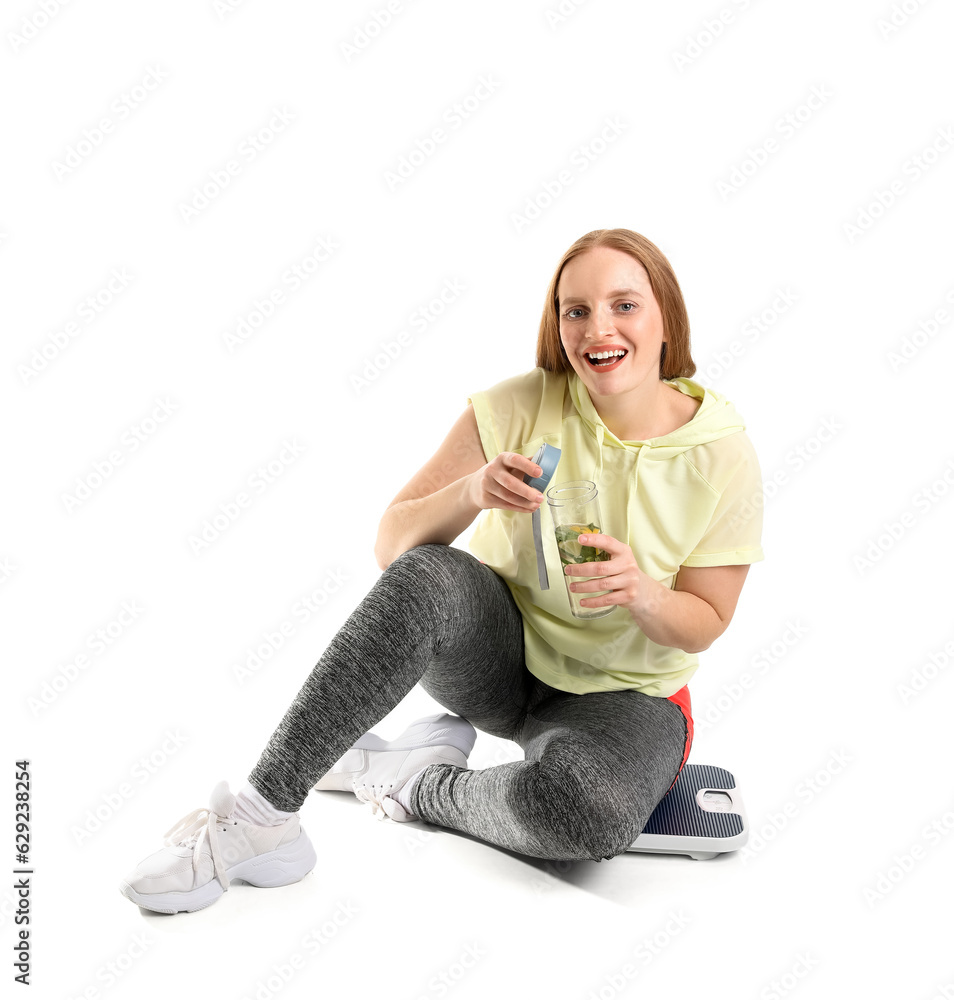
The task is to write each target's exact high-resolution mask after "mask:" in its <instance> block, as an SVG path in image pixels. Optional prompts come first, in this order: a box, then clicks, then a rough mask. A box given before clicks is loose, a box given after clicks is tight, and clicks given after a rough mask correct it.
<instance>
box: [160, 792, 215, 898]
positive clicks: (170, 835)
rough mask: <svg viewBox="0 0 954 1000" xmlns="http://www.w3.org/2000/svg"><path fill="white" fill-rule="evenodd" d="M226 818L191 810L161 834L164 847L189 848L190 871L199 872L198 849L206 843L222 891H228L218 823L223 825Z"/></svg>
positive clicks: (206, 810) (203, 811)
mask: <svg viewBox="0 0 954 1000" xmlns="http://www.w3.org/2000/svg"><path fill="white" fill-rule="evenodd" d="M225 822H226V818H225V817H224V816H219V815H218V814H216V813H214V812H212V810H211V809H193V810H192V812H190V813H189V814H188V815H187V816H183V817H182V819H180V820H179V822H178V823H176V824H175V825H174V826H173V827H171V828H170V829H169V830H167V831H166V832H165V833H164V834H163V838H164V840H165V844H166V847H180V846H181V847H191V848H192V849H193V850H192V870H193V871H194V872H196V873H198V871H199V847H200V845H201V844H202V843H203V842H204V841H206V840H207V841H208V843H209V850H210V851H211V852H212V870H213V872H214V873H215V877H216V878H217V879H218V880H219V883H220V884H221V886H222V888H223V889H228V887H229V878H228V876H227V875H226V873H225V865H224V864H223V863H222V856H221V854H220V853H219V829H218V824H219V823H225Z"/></svg>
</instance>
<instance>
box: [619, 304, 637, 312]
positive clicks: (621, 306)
mask: <svg viewBox="0 0 954 1000" xmlns="http://www.w3.org/2000/svg"><path fill="white" fill-rule="evenodd" d="M623 306H630V307H631V308H629V309H627V310H626V311H627V312H632V311H633V309H635V308H636V305H635V303H633V302H621V303H620V309H622V308H623Z"/></svg>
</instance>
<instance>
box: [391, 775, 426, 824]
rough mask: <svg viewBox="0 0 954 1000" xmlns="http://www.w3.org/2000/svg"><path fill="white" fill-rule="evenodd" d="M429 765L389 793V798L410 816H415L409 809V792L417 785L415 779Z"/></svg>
mask: <svg viewBox="0 0 954 1000" xmlns="http://www.w3.org/2000/svg"><path fill="white" fill-rule="evenodd" d="M429 766H430V765H425V766H424V767H422V768H421V769H420V771H415V772H414V773H413V774H412V775H411V776H410V778H408V779H407V781H405V782H404V784H403V785H401V787H400V788H399V789H398V790H397V791H396V792H392V793H391V798H392V799H394V800H395V801H396V802H398V803H399V804H400V805H402V806H403V807H404V811H405V812H407V813H409V814H410V815H411V816H414V815H416V814H415V813H414V812H413V811H412V809H411V790H412V789H413V788H414V786H415V785H416V784H417V779H418V778H420V776H421V775H422V774H423V773H424V772H425V771H426V770H427V768H428V767H429Z"/></svg>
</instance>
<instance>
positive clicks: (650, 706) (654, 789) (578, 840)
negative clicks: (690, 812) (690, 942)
mask: <svg viewBox="0 0 954 1000" xmlns="http://www.w3.org/2000/svg"><path fill="white" fill-rule="evenodd" d="M538 688H539V690H540V691H541V692H542V693H543V697H542V700H539V702H538V703H535V704H531V706H530V710H529V712H528V714H527V716H526V720H525V723H524V725H523V727H522V729H521V731H520V732H519V733H518V734H517V735H516V736H514V737H513V738H514V739H515V740H516V742H518V743H519V744H520V746H521V747H523V749H524V751H525V754H526V759H525V760H523V761H516V762H514V763H510V764H502V765H500V766H498V767H490V768H486V769H485V770H480V771H468V770H464V769H462V768H458V767H454V766H453V765H450V764H434V765H432V766H431V767H429V768H427V770H426V771H425V772H424V773H423V774H422V776H421V778H420V780H419V781H418V782H417V784H416V785H415V787H414V789H413V790H412V793H411V796H410V802H411V809H412V811H413V812H414V813H415V815H417V816H419V817H420V818H421V819H423V820H424V821H425V822H430V823H434V824H437V825H439V826H446V827H450V828H451V829H455V830H461V831H463V832H464V833H469V834H471V835H472V836H475V837H478V838H480V839H481V840H485V841H488V842H490V843H493V844H497V845H498V846H500V847H504V848H507V849H508V850H512V851H516V852H518V853H520V854H526V855H529V856H532V857H539V858H550V859H554V860H557V859H566V860H584V859H591V860H594V861H599V860H602V859H604V858H611V857H615V856H616V855H618V854H621V853H622V852H623V851H625V850H627V849H628V848H629V846H630V845H631V844H632V842H633V841H634V840H635V839H636V836H637V835H638V834H639V832H640V831H641V830H642V829H643V827H644V826H645V825H646V822H647V821H648V819H649V817H650V815H651V814H652V811H653V810H654V809H655V807H656V806H657V805H658V803H659V801H660V800H661V799H662V798H663V796H664V795H665V794H666V792H667V791H668V790H669V787H670V785H671V784H672V782H673V780H674V779H675V777H676V774H677V772H678V770H679V768H680V766H681V764H682V759H683V753H684V749H685V741H686V722H685V718H684V716H683V714H682V712H681V711H680V709H679V708H678V706H676V705H674V704H673V703H672V702H670V701H669V700H668V699H666V698H655V697H651V696H649V695H645V694H643V693H642V692H639V691H605V692H596V693H593V694H568V693H566V692H560V691H555V690H554V689H552V688H549V687H548V686H547V685H545V684H543V683H542V682H539V683H538ZM533 700H534V702H537V696H536V695H535V696H534V699H533Z"/></svg>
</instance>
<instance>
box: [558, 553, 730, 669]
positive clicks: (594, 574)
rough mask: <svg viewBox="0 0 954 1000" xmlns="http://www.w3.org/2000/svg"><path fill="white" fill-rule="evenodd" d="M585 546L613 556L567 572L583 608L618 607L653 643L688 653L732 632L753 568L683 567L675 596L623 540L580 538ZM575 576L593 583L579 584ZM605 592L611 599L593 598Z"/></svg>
mask: <svg viewBox="0 0 954 1000" xmlns="http://www.w3.org/2000/svg"><path fill="white" fill-rule="evenodd" d="M580 542H581V543H582V544H585V545H593V546H594V547H595V548H599V549H605V550H606V551H607V552H608V553H609V554H610V558H609V559H608V560H606V561H604V562H591V563H583V564H580V565H571V566H565V567H564V573H565V574H566V575H567V576H568V577H569V578H570V581H571V582H570V589H571V590H573V591H574V592H575V593H578V594H579V595H580V597H581V601H580V603H581V604H582V606H583V607H585V608H600V607H606V606H607V605H610V604H619V605H621V606H622V607H624V608H626V610H627V611H628V612H629V614H630V616H631V617H632V619H633V621H634V622H635V623H636V625H638V626H639V628H640V629H641V630H642V632H643V633H644V634H645V635H646V636H647V637H648V638H649V639H652V641H653V642H655V643H658V644H659V645H660V646H674V647H675V648H676V649H683V650H685V651H686V652H687V653H701V652H702V651H703V650H704V649H708V648H709V647H710V646H711V645H712V643H713V642H715V640H716V639H718V638H719V636H720V635H722V633H723V632H724V631H725V630H726V629H727V628H728V627H729V622H730V621H732V616H733V615H734V614H735V608H736V605H737V604H738V601H739V594H741V592H742V584H743V583H745V578H746V576H747V574H748V572H749V567H748V564H744V565H740V566H681V567H680V568H679V572H678V573H677V574H676V579H675V581H674V582H673V588H672V590H670V589H669V588H668V587H665V586H663V585H662V584H661V583H660V582H659V581H658V580H654V579H653V578H652V577H651V576H650V575H649V574H648V573H644V572H643V571H642V570H641V569H640V568H639V566H638V565H637V564H636V558H635V556H634V554H633V550H632V549H631V548H630V547H629V546H628V545H627V544H626V543H625V542H621V541H620V540H619V539H618V538H614V537H613V536H612V535H605V534H596V535H580ZM575 576H583V577H591V578H592V579H589V580H587V581H586V582H581V581H574V580H573V577H575ZM606 590H608V591H609V593H607V594H604V595H603V596H602V597H590V593H591V592H594V591H595V592H599V591H606Z"/></svg>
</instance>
